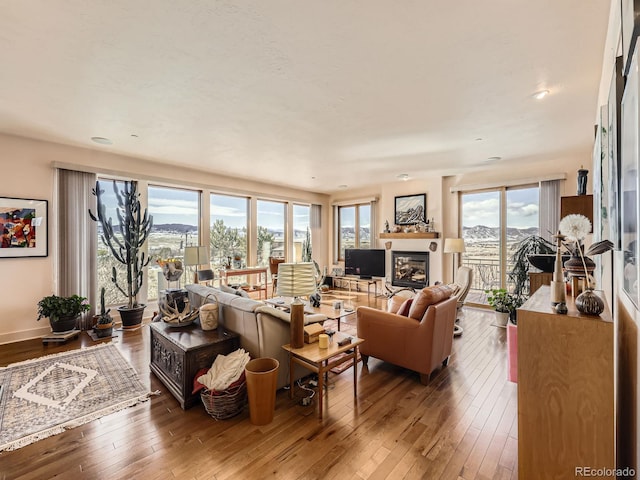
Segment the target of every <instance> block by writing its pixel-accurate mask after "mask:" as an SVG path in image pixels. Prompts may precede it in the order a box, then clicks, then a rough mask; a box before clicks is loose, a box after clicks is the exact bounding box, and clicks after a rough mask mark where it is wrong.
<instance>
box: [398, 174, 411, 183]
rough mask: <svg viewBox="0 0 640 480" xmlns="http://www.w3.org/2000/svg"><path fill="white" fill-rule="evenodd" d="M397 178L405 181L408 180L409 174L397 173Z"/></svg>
mask: <svg viewBox="0 0 640 480" xmlns="http://www.w3.org/2000/svg"><path fill="white" fill-rule="evenodd" d="M398 178H399V179H400V180H402V181H404V182H406V181H407V180H409V174H408V173H401V174H400V175H398Z"/></svg>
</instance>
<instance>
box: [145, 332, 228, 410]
mask: <svg viewBox="0 0 640 480" xmlns="http://www.w3.org/2000/svg"><path fill="white" fill-rule="evenodd" d="M150 330H151V364H150V365H149V368H150V369H151V371H152V372H153V373H154V374H155V375H156V376H157V377H158V378H159V379H160V381H161V382H162V383H163V384H164V385H165V386H166V387H167V388H168V389H169V391H170V392H171V393H172V394H173V396H174V397H176V399H177V400H178V402H180V406H181V407H182V408H183V409H187V408H189V407H191V406H193V405H195V404H196V403H198V402H199V401H200V394H195V395H194V394H192V393H191V392H192V390H193V378H194V377H195V375H196V373H197V372H198V370H200V369H201V368H205V367H211V364H212V363H213V361H214V360H215V358H216V356H217V355H218V354H222V355H228V354H229V353H231V352H233V351H234V350H236V349H238V348H239V346H240V337H239V336H238V335H237V334H236V333H233V332H230V331H228V330H226V331H225V330H223V329H222V327H218V328H217V329H216V330H209V331H204V330H202V329H201V328H200V323H199V322H196V323H194V324H192V325H189V326H186V327H172V326H170V325H169V324H167V323H164V322H154V323H152V324H151V327H150Z"/></svg>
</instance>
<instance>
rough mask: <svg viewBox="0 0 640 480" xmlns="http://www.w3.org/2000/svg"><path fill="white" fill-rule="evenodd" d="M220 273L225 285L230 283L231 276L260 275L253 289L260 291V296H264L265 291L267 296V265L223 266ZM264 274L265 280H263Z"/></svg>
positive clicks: (265, 296)
mask: <svg viewBox="0 0 640 480" xmlns="http://www.w3.org/2000/svg"><path fill="white" fill-rule="evenodd" d="M218 274H219V275H220V279H221V281H222V280H224V284H225V285H229V277H241V276H244V275H258V284H257V285H256V284H254V285H253V288H252V291H256V290H257V291H258V292H260V293H259V297H258V298H262V292H264V298H267V267H246V268H221V269H220V270H218ZM262 275H264V282H262Z"/></svg>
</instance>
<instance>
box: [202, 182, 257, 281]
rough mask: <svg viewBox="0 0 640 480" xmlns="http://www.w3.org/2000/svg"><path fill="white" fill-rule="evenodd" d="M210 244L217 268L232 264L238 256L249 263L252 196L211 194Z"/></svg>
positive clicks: (213, 261)
mask: <svg viewBox="0 0 640 480" xmlns="http://www.w3.org/2000/svg"><path fill="white" fill-rule="evenodd" d="M210 209H211V210H210V215H211V217H210V218H211V224H210V225H211V230H210V233H209V246H210V250H211V252H210V254H211V263H212V265H213V267H214V269H218V268H222V267H224V266H226V265H227V264H232V262H233V260H234V258H237V259H238V261H240V262H243V261H244V262H246V258H247V219H248V214H247V212H248V210H249V199H248V198H246V197H236V196H231V195H219V194H211V199H210Z"/></svg>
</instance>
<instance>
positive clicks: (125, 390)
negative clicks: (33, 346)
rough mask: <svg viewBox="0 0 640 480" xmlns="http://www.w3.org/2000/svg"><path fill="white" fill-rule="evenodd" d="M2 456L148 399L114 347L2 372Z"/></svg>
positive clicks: (58, 356)
mask: <svg viewBox="0 0 640 480" xmlns="http://www.w3.org/2000/svg"><path fill="white" fill-rule="evenodd" d="M0 385H2V390H1V392H0V451H4V450H16V449H18V448H21V447H24V446H26V445H29V444H31V443H34V442H36V441H38V440H41V439H43V438H47V437H50V436H51V435H56V434H58V433H62V432H63V431H65V430H66V429H70V428H73V427H77V426H79V425H82V424H84V423H87V422H90V421H92V420H95V419H97V418H99V417H102V416H104V415H107V414H109V413H113V412H116V411H118V410H122V409H124V408H127V407H130V406H132V405H135V404H137V403H139V402H141V401H145V400H147V399H148V398H149V395H150V393H149V392H148V390H147V389H146V388H145V387H144V386H143V385H142V383H140V380H139V378H138V375H137V374H136V372H135V370H134V369H133V367H132V366H131V365H130V364H129V362H127V360H126V359H125V358H124V357H123V356H122V354H121V353H120V352H119V351H118V348H117V347H116V346H115V345H113V344H102V345H97V346H92V347H89V348H84V349H81V350H71V351H68V352H63V353H58V354H54V355H48V356H46V357H41V358H36V359H33V360H27V361H24V362H20V363H14V364H12V365H9V366H8V367H4V368H0Z"/></svg>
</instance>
